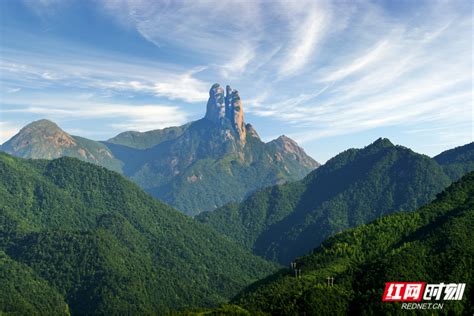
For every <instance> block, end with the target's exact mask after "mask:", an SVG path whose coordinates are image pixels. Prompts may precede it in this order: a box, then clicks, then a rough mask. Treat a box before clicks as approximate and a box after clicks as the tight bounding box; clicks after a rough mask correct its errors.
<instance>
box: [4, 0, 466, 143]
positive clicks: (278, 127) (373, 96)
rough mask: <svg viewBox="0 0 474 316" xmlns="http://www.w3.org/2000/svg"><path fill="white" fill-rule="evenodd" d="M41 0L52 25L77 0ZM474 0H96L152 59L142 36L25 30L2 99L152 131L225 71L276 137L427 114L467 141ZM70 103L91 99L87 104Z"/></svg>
mask: <svg viewBox="0 0 474 316" xmlns="http://www.w3.org/2000/svg"><path fill="white" fill-rule="evenodd" d="M71 1H74V0H71ZM42 2H43V1H39V2H38V1H27V5H28V6H29V7H30V8H31V10H32V11H33V12H35V13H37V15H39V16H41V17H42V19H44V20H46V21H47V22H49V23H45V24H47V26H49V25H52V26H54V23H55V19H54V14H64V13H65V12H66V11H67V7H68V3H69V2H61V3H58V2H57V1H54V0H52V1H45V2H44V4H42ZM78 3H80V2H78ZM471 9H472V8H471V4H470V3H466V2H462V1H428V2H423V1H408V2H402V3H397V4H396V5H395V4H393V3H391V2H386V1H342V2H341V1H338V2H334V1H324V0H321V1H319V0H317V1H309V0H308V1H305V0H301V1H287V0H275V1H266V0H255V1H248V0H231V1H210V0H209V1H208V0H202V1H192V0H180V1H153V0H140V1H136V0H99V1H94V2H88V5H87V10H90V11H88V13H90V14H91V15H94V14H96V16H95V17H96V18H97V19H103V20H100V21H101V23H103V24H101V25H109V26H110V27H111V29H113V32H114V33H113V35H114V36H115V37H114V36H111V37H110V38H107V41H105V42H109V41H110V42H113V41H114V39H118V40H121V39H122V38H128V37H127V36H130V37H133V39H134V41H136V42H134V43H138V44H139V45H143V46H140V47H141V48H137V50H140V49H143V51H139V52H138V53H139V55H140V56H142V57H140V58H137V57H135V55H134V54H133V49H134V47H133V45H130V46H127V49H125V50H123V51H120V52H116V51H115V50H114V48H116V47H119V48H120V47H122V45H123V43H120V44H121V45H115V46H114V47H113V48H111V49H109V50H105V51H104V50H99V49H96V47H91V44H90V43H89V42H87V41H82V42H81V41H80V40H77V36H76V35H77V34H75V35H74V36H75V37H74V38H75V40H76V41H78V42H81V43H71V42H68V41H65V40H63V37H62V36H63V34H60V33H61V32H59V33H55V35H56V36H51V37H48V36H45V37H44V38H43V37H42V38H41V39H38V38H36V37H34V36H32V35H25V34H26V33H25V34H20V33H18V32H17V33H12V34H13V35H12V36H11V37H12V38H13V40H11V41H10V42H9V43H19V42H22V43H30V42H31V43H32V44H31V49H25V48H24V47H25V45H24V44H23V45H24V46H23V49H18V47H8V45H6V46H5V47H2V48H1V49H2V51H1V53H2V59H1V61H0V72H1V77H0V84H1V96H0V97H1V98H2V100H1V102H2V106H3V107H4V105H5V106H6V105H8V104H14V105H15V107H13V108H12V107H9V109H10V110H23V111H27V110H31V111H33V112H32V113H33V114H34V115H40V114H41V115H42V114H44V115H47V112H46V111H47V109H51V112H50V113H51V115H53V114H54V115H56V116H57V117H58V118H59V115H63V116H62V117H61V118H60V119H62V118H66V117H78V115H79V114H77V113H80V114H81V115H82V114H84V115H85V117H93V116H92V112H93V110H92V109H94V107H93V103H96V104H100V105H101V106H103V107H104V109H107V110H106V111H105V112H100V111H98V114H96V115H99V114H100V113H104V114H100V116H99V117H100V118H101V119H103V120H106V117H107V115H110V116H112V117H116V118H119V119H117V120H115V121H114V122H111V121H110V122H109V121H108V122H107V124H108V125H104V126H106V127H110V126H111V125H110V124H114V126H115V127H114V128H118V127H119V125H121V124H122V122H123V127H124V128H126V127H130V128H134V129H136V128H140V129H145V128H146V127H150V128H156V126H155V124H158V125H159V126H162V125H163V124H165V123H166V122H168V123H169V124H170V125H174V124H178V121H179V122H181V121H182V120H181V119H180V120H176V121H173V120H172V119H171V117H172V116H176V117H180V118H184V117H187V118H190V117H191V118H193V119H194V118H196V117H197V115H198V113H197V110H196V109H198V106H196V105H198V104H199V105H202V106H201V107H200V109H201V110H204V104H205V100H206V99H207V97H208V90H209V87H210V85H211V84H212V83H214V82H220V83H221V84H230V85H232V86H233V87H235V88H237V89H238V90H239V91H240V92H241V95H242V98H243V102H244V108H245V111H246V119H247V120H248V121H252V120H255V121H256V122H258V124H261V125H262V127H260V126H257V128H258V129H259V131H261V130H263V131H266V132H263V133H262V132H260V134H262V137H264V138H265V137H266V136H268V135H276V134H282V133H285V134H290V135H293V136H294V137H296V138H297V139H298V140H299V141H300V142H301V141H303V142H306V143H307V144H314V142H315V141H317V140H318V139H322V138H330V137H335V135H347V136H348V137H349V136H351V135H355V133H361V132H370V131H378V130H381V129H382V128H384V127H390V128H393V129H396V130H399V131H400V133H402V132H404V131H412V134H410V135H413V138H414V139H416V138H417V137H424V136H423V135H425V134H426V132H423V131H421V129H420V128H419V125H420V124H421V125H423V128H424V129H427V128H430V127H433V126H435V127H442V128H441V129H434V130H432V133H433V135H432V142H434V143H436V142H437V139H438V138H439V139H442V141H443V142H449V141H451V142H453V144H454V143H455V142H456V139H457V141H458V142H461V141H466V140H469V139H471V140H472V128H471V129H469V128H468V127H469V125H470V126H472V121H473V117H472V45H471V44H472V43H471V42H472V23H473V21H472V12H471V11H472V10H471ZM41 10H44V12H41ZM94 10H95V11H94ZM70 11H71V12H69V14H71V15H73V16H74V17H76V12H72V11H74V6H71V10H70ZM66 13H67V12H66ZM74 21H76V20H74ZM107 23H108V24H107ZM15 25H16V24H15ZM68 25H69V24H68ZM78 28H79V29H82V28H81V27H78ZM13 29H14V30H15V31H17V30H16V27H13ZM53 29H54V27H53ZM64 32H65V33H67V32H66V31H64ZM117 32H123V34H122V33H120V34H117ZM46 33H47V32H46ZM46 33H45V34H46ZM104 33H106V32H104ZM18 34H19V35H20V36H17V35H18ZM124 34H125V35H126V36H125V37H122V35H124ZM100 36H104V35H100ZM95 40H96V41H97V40H100V38H95ZM13 46H15V45H13ZM17 46H21V45H17ZM104 46H106V45H104ZM102 48H103V47H102ZM145 51H146V53H145ZM122 54H123V55H122ZM48 93H50V94H51V97H50V98H48V95H47V94H48ZM38 100H43V101H44V100H48V101H49V102H51V104H49V105H48V104H46V103H41V104H40V103H39V101H38ZM43 101H42V102H43ZM61 101H64V103H65V104H72V103H71V102H75V106H77V107H78V108H81V107H82V105H81V104H82V103H81V102H84V104H85V105H84V106H85V110H84V111H85V112H84V113H81V112H78V111H75V110H74V109H71V108H69V107H68V106H64V107H63V106H62V105H61ZM68 102H69V103H68ZM114 102H115V103H117V105H118V107H117V108H116V110H115V111H113V110H112V104H113V103H114ZM102 103H104V104H102ZM189 103H194V104H193V106H190V104H189ZM150 105H156V106H157V107H158V109H159V110H158V112H156V113H155V112H153V111H152V109H151V108H150V107H149V106H150ZM134 106H142V108H141V110H137V113H142V114H134V112H135V109H136V108H134ZM163 106H164V108H163ZM170 106H171V107H173V106H174V107H176V108H175V110H176V111H178V112H173V111H172V110H171V109H170V108H168V107H170ZM121 109H122V110H121ZM34 111H36V112H34ZM41 111H43V112H41ZM61 111H63V112H61ZM64 111H65V112H64ZM128 111H129V112H128ZM160 111H161V112H160ZM39 112H41V113H39ZM21 113H26V112H21ZM35 113H36V114H35ZM74 113H76V114H77V116H76V114H74ZM126 113H128V114H126ZM160 113H162V114H160ZM134 115H135V116H134ZM136 115H139V116H136ZM160 115H163V117H164V119H163V120H162V121H160V120H158V118H154V117H155V116H156V117H158V116H160ZM199 115H200V114H199ZM147 116H148V117H151V118H150V119H147ZM95 117H97V116H95ZM154 120H156V121H154ZM2 121H5V119H4V118H2ZM424 125H431V126H424ZM121 126H122V125H121ZM452 126H462V127H463V128H459V129H454V128H450V127H452ZM101 132H103V131H102V130H100V131H98V133H101ZM265 133H266V134H267V135H265ZM374 133H375V132H374ZM450 135H451V136H450ZM453 135H455V136H453ZM381 136H383V135H381ZM420 139H421V138H420ZM423 139H424V140H425V138H423ZM315 147H316V146H315Z"/></svg>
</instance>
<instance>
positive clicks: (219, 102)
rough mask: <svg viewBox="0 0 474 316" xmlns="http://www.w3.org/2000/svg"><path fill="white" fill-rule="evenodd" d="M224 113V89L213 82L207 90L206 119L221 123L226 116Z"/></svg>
mask: <svg viewBox="0 0 474 316" xmlns="http://www.w3.org/2000/svg"><path fill="white" fill-rule="evenodd" d="M225 114H226V113H225V105H224V89H223V88H222V87H221V86H220V85H219V84H218V83H215V84H213V85H212V87H211V90H209V100H208V101H207V111H206V119H208V120H210V121H213V122H214V123H216V124H219V125H221V124H223V121H224V118H225V116H226V115H225Z"/></svg>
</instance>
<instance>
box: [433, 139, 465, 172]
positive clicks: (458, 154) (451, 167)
mask: <svg viewBox="0 0 474 316" xmlns="http://www.w3.org/2000/svg"><path fill="white" fill-rule="evenodd" d="M433 159H434V160H436V162H437V163H439V164H440V165H441V166H443V169H444V171H445V172H446V174H447V175H448V176H449V177H450V178H451V179H452V180H453V181H456V180H458V179H459V178H461V177H462V176H463V175H465V174H466V173H468V172H471V171H474V142H473V143H469V144H467V145H464V146H459V147H456V148H453V149H450V150H446V151H444V152H442V153H441V154H439V155H437V156H435V157H433Z"/></svg>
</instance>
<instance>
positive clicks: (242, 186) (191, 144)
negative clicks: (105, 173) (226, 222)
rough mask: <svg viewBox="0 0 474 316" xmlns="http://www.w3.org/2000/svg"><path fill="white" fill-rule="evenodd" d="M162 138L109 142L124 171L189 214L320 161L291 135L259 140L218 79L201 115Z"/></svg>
mask: <svg viewBox="0 0 474 316" xmlns="http://www.w3.org/2000/svg"><path fill="white" fill-rule="evenodd" d="M155 133H157V132H155ZM135 135H140V137H142V139H145V138H146V137H147V136H145V135H143V134H135ZM163 135H166V136H163ZM163 138H166V141H161V142H160V143H157V144H156V145H154V146H153V147H149V148H144V149H137V148H138V146H137V145H133V146H131V145H130V141H129V140H130V138H126V141H124V138H123V137H121V140H120V139H118V137H116V138H114V139H112V142H113V144H111V143H110V142H108V143H105V144H106V145H107V146H108V147H109V149H110V150H111V151H112V152H113V154H114V155H115V156H116V157H118V158H119V159H120V160H121V161H123V162H124V168H123V170H124V174H125V175H126V176H128V177H130V178H131V179H132V180H133V181H135V182H136V183H138V184H139V185H140V186H141V187H142V188H143V189H144V190H145V191H147V192H148V193H150V194H151V195H152V196H154V197H156V198H158V199H160V200H162V201H165V202H167V203H169V204H170V205H172V206H174V207H176V208H178V209H179V210H181V211H183V212H185V213H186V214H189V215H196V214H198V213H200V212H202V211H210V210H213V209H215V208H216V207H218V206H221V205H224V204H225V203H228V202H230V201H240V200H242V199H243V198H244V197H245V196H247V195H248V194H250V193H252V192H254V191H256V190H258V189H260V188H262V187H265V186H268V185H273V184H277V183H282V182H286V181H289V180H298V179H301V178H303V177H304V176H305V175H306V174H307V173H308V172H310V171H311V170H313V169H314V168H316V167H317V166H318V165H319V164H318V163H317V162H315V161H314V160H313V159H312V158H310V157H309V156H307V155H306V153H305V152H304V151H303V149H301V148H300V147H298V145H297V144H296V143H295V142H294V141H292V140H291V139H289V138H287V137H280V138H278V139H277V140H275V141H272V142H269V143H264V142H263V141H261V140H260V138H259V136H258V134H257V132H256V131H255V129H254V128H253V127H252V125H250V124H245V122H244V108H243V104H242V99H241V97H240V95H239V92H238V91H236V90H234V89H232V88H230V87H229V86H227V87H226V92H225V93H224V89H223V88H222V87H221V86H220V85H219V84H214V85H213V86H212V87H211V90H210V92H209V100H208V103H207V111H206V115H205V117H204V118H203V119H200V120H198V121H195V122H192V123H190V124H188V125H186V126H183V127H179V128H175V129H173V130H168V131H166V132H165V131H163V132H162V134H161V135H160V139H163ZM142 139H140V140H138V141H136V143H142ZM130 147H134V148H130Z"/></svg>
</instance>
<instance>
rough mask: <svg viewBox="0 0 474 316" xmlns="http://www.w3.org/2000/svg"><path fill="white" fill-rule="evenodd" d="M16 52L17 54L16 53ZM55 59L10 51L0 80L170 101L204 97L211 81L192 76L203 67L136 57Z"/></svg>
mask: <svg viewBox="0 0 474 316" xmlns="http://www.w3.org/2000/svg"><path fill="white" fill-rule="evenodd" d="M16 53H17V54H16ZM68 57H69V58H70V59H74V61H75V63H74V65H70V63H69V62H68V60H67V59H68V58H66V59H63V58H57V59H55V60H54V61H52V60H50V58H47V57H46V56H42V55H34V54H28V53H24V52H21V53H20V52H12V53H11V54H10V56H9V57H7V58H5V59H2V61H0V71H1V72H2V78H1V79H0V80H2V81H4V82H8V83H15V84H17V85H18V86H21V87H24V88H32V87H37V88H39V89H42V88H45V87H52V86H56V87H57V86H63V87H64V86H69V87H73V88H88V89H98V88H99V89H107V90H112V91H130V92H142V93H147V94H151V95H156V96H159V97H165V98H168V99H171V100H183V101H185V102H202V101H205V100H207V97H208V90H209V88H210V86H211V84H210V83H208V82H205V81H202V80H199V79H197V78H195V77H194V75H195V74H197V73H199V72H201V71H202V70H204V69H205V68H203V67H200V68H199V67H198V68H194V69H191V70H182V69H172V68H171V69H170V66H169V65H161V64H150V63H148V62H146V61H141V60H136V63H134V64H132V63H129V62H125V61H122V60H108V61H107V62H104V60H102V58H100V57H96V56H77V55H72V56H68Z"/></svg>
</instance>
